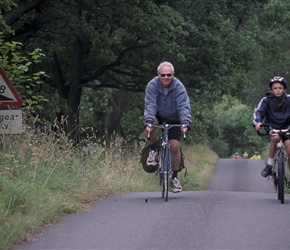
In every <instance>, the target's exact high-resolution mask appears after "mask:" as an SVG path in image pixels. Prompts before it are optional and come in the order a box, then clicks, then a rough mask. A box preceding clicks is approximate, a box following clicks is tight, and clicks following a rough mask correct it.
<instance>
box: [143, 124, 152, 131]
mask: <svg viewBox="0 0 290 250" xmlns="http://www.w3.org/2000/svg"><path fill="white" fill-rule="evenodd" d="M145 129H146V130H147V132H148V133H150V132H151V131H152V130H153V126H152V123H147V124H146V128H145Z"/></svg>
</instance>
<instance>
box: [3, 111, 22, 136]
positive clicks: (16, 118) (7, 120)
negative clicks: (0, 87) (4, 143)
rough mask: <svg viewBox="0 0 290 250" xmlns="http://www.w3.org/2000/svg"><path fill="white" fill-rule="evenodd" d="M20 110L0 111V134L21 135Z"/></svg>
mask: <svg viewBox="0 0 290 250" xmlns="http://www.w3.org/2000/svg"><path fill="white" fill-rule="evenodd" d="M21 132H22V110H0V134H1V135H3V134H21Z"/></svg>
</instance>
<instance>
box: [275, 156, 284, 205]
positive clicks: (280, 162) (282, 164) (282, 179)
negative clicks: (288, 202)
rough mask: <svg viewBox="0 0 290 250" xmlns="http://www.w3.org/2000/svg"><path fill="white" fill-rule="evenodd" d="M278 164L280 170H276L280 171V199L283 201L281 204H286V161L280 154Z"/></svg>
mask: <svg viewBox="0 0 290 250" xmlns="http://www.w3.org/2000/svg"><path fill="white" fill-rule="evenodd" d="M277 164H278V168H277V169H276V170H277V171H278V176H277V178H278V182H277V184H278V188H277V192H278V199H279V200H280V201H281V203H284V161H283V155H282V154H279V157H278V161H277Z"/></svg>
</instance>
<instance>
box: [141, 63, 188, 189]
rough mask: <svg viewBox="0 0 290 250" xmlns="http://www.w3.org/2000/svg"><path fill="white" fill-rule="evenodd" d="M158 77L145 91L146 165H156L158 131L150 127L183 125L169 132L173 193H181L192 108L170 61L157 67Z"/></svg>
mask: <svg viewBox="0 0 290 250" xmlns="http://www.w3.org/2000/svg"><path fill="white" fill-rule="evenodd" d="M157 74H158V76H156V77H154V78H153V79H152V80H151V81H150V82H149V83H148V84H147V87H146V90H145V109H144V118H145V121H146V126H145V138H147V137H148V133H149V132H150V140H149V141H148V144H149V145H150V153H149V157H148V159H147V165H152V166H154V165H157V159H156V157H157V154H158V152H157V148H156V129H155V128H152V127H151V126H150V125H151V124H162V123H163V122H166V123H169V124H183V125H185V126H183V127H182V128H181V129H180V128H178V127H173V128H171V129H170V130H169V134H168V138H169V144H170V154H171V161H172V169H173V174H172V181H171V184H172V192H173V193H177V192H181V191H182V186H181V184H180V182H179V180H178V170H179V165H180V160H181V154H180V138H181V134H182V132H184V133H186V132H187V131H188V129H189V125H190V123H191V107H190V101H189V97H188V95H187V91H186V89H185V87H184V85H183V84H182V83H181V81H180V80H179V79H177V78H176V77H174V67H173V65H172V64H171V63H170V62H162V63H161V64H160V65H159V66H158V68H157Z"/></svg>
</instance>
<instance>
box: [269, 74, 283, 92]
mask: <svg viewBox="0 0 290 250" xmlns="http://www.w3.org/2000/svg"><path fill="white" fill-rule="evenodd" d="M275 82H279V83H281V84H282V85H283V86H284V89H286V86H287V81H286V80H285V78H283V77H282V76H274V77H273V78H272V79H271V80H270V82H269V86H270V89H272V85H273V83H275Z"/></svg>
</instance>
